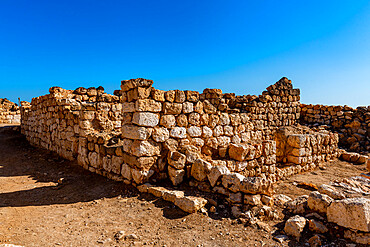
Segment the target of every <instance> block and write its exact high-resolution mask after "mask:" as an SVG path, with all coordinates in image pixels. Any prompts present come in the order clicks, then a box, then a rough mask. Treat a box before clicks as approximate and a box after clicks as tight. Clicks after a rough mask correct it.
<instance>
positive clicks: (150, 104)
mask: <svg viewBox="0 0 370 247" xmlns="http://www.w3.org/2000/svg"><path fill="white" fill-rule="evenodd" d="M135 110H136V111H139V112H160V111H162V104H161V103H160V102H157V101H155V100H152V99H138V100H136V102H135Z"/></svg>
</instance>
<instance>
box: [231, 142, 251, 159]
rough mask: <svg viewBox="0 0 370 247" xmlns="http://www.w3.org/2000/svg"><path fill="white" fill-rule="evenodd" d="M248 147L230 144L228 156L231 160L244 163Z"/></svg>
mask: <svg viewBox="0 0 370 247" xmlns="http://www.w3.org/2000/svg"><path fill="white" fill-rule="evenodd" d="M249 150H250V149H249V145H245V144H230V146H229V156H230V158H231V159H234V160H238V161H244V160H245V158H246V157H247V155H248V153H249Z"/></svg>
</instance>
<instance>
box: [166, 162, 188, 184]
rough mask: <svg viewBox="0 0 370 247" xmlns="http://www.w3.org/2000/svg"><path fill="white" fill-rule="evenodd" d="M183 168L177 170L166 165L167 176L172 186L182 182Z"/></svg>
mask: <svg viewBox="0 0 370 247" xmlns="http://www.w3.org/2000/svg"><path fill="white" fill-rule="evenodd" d="M184 175H185V170H178V169H175V168H173V167H172V166H168V176H169V178H170V180H171V182H172V184H173V185H174V186H177V185H179V184H181V183H182V181H183V180H184Z"/></svg>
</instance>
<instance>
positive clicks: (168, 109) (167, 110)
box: [163, 102, 182, 115]
mask: <svg viewBox="0 0 370 247" xmlns="http://www.w3.org/2000/svg"><path fill="white" fill-rule="evenodd" d="M181 111H182V104H180V103H169V102H165V103H163V112H164V114H173V115H178V114H181Z"/></svg>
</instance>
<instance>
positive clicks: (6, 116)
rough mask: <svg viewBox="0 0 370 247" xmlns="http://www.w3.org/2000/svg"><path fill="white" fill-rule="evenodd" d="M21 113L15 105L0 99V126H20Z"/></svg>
mask: <svg viewBox="0 0 370 247" xmlns="http://www.w3.org/2000/svg"><path fill="white" fill-rule="evenodd" d="M20 121H21V113H20V111H19V106H17V104H15V103H13V102H11V101H9V100H8V99H0V124H20Z"/></svg>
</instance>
